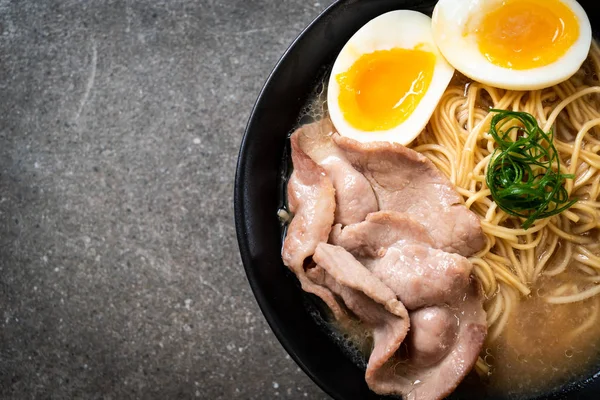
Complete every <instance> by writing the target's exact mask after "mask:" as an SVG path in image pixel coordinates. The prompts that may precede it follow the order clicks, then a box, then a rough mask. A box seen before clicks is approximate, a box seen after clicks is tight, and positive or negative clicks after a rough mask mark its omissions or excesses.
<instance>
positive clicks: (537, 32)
mask: <svg viewBox="0 0 600 400" xmlns="http://www.w3.org/2000/svg"><path fill="white" fill-rule="evenodd" d="M476 34H477V41H478V45H479V51H480V52H481V53H482V54H483V55H484V56H485V57H486V58H487V59H488V60H489V61H490V62H491V63H493V64H495V65H498V66H500V67H504V68H511V69H515V70H526V69H532V68H538V67H543V66H546V65H549V64H551V63H553V62H555V61H557V60H558V59H559V58H561V57H562V56H563V55H565V53H566V52H567V51H568V50H569V48H570V47H571V46H572V45H573V44H574V43H575V42H576V41H577V38H578V37H579V23H578V21H577V17H576V16H575V14H574V13H573V11H571V9H570V8H569V7H567V6H566V5H565V4H563V3H562V2H561V1H560V0H504V1H503V2H502V3H501V4H500V6H499V7H497V8H496V9H493V10H490V12H488V13H486V15H485V17H484V18H483V20H482V21H481V23H480V25H479V27H478V28H477V29H476Z"/></svg>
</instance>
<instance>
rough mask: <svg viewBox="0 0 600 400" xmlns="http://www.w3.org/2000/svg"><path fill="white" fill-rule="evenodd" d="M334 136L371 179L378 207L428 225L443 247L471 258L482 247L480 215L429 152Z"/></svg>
mask: <svg viewBox="0 0 600 400" xmlns="http://www.w3.org/2000/svg"><path fill="white" fill-rule="evenodd" d="M333 139H334V141H335V142H336V144H337V145H338V146H339V147H340V148H341V149H342V150H343V151H344V154H345V156H346V158H347V159H348V160H349V161H350V163H351V164H352V166H353V167H354V168H355V169H356V170H357V171H359V172H360V173H361V174H363V175H364V176H365V178H367V180H368V181H369V182H370V184H371V186H372V187H373V190H374V192H375V195H376V196H377V199H378V203H379V209H380V210H393V211H399V212H405V213H407V214H409V215H410V216H411V217H412V218H413V219H414V220H416V221H418V222H419V223H421V224H423V225H424V226H425V227H426V228H427V231H428V233H429V234H430V235H431V237H432V238H433V239H434V241H435V243H436V247H438V248H440V249H442V250H445V251H448V252H451V253H459V254H462V255H464V256H470V255H472V254H474V253H476V252H477V251H479V250H481V249H482V248H483V246H484V244H485V239H484V236H483V232H482V230H481V225H480V223H479V220H478V218H477V216H476V215H475V214H473V213H472V212H471V211H470V210H468V209H467V208H466V207H465V206H464V205H463V204H462V200H461V197H460V195H459V194H458V193H457V192H456V189H455V188H454V186H453V185H452V183H451V182H450V181H449V180H448V179H447V178H446V177H445V176H443V174H442V173H441V172H440V171H439V170H438V169H437V168H436V167H435V165H433V163H432V162H431V161H429V160H428V159H427V158H426V157H425V156H423V155H422V154H419V153H417V152H416V151H414V150H411V149H408V148H407V147H404V146H402V145H399V144H396V143H389V142H371V143H360V142H357V141H354V140H352V139H348V138H345V137H342V136H340V135H339V134H334V135H333Z"/></svg>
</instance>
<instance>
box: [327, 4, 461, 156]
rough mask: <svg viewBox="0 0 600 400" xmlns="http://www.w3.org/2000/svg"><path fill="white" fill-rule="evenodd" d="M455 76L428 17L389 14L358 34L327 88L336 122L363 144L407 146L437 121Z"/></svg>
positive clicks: (336, 65)
mask: <svg viewBox="0 0 600 400" xmlns="http://www.w3.org/2000/svg"><path fill="white" fill-rule="evenodd" d="M453 74H454V69H453V68H452V67H451V66H450V64H448V62H447V61H446V60H445V59H444V57H443V56H442V55H441V54H440V52H439V50H438V48H437V47H436V45H435V43H434V41H433V36H432V33H431V19H430V18H429V17H428V16H426V15H423V14H421V13H418V12H415V11H407V10H402V11H392V12H389V13H386V14H383V15H381V16H379V17H377V18H375V19H373V20H371V21H370V22H368V23H367V24H366V25H364V26H363V27H362V28H361V29H360V30H359V31H358V32H356V34H354V36H352V37H351V38H350V40H349V41H348V43H346V45H345V46H344V48H343V49H342V51H341V52H340V54H339V55H338V57H337V59H336V60H335V63H334V65H333V68H332V71H331V77H330V79H329V85H328V88H327V90H328V92H327V106H328V109H329V115H330V117H331V121H332V122H333V124H334V126H335V128H336V129H337V131H338V132H339V133H340V134H341V135H343V136H347V137H349V138H351V139H354V140H358V141H360V142H370V141H389V142H397V143H400V144H405V145H406V144H408V143H410V142H411V141H412V140H413V139H414V138H415V137H417V135H419V133H420V132H421V131H422V130H423V128H424V127H425V125H426V124H427V122H428V121H429V119H430V118H431V115H432V114H433V111H434V110H435V108H436V106H437V104H438V103H439V101H440V98H441V97H442V95H443V93H444V91H445V90H446V87H447V86H448V83H449V82H450V80H451V79H452V76H453Z"/></svg>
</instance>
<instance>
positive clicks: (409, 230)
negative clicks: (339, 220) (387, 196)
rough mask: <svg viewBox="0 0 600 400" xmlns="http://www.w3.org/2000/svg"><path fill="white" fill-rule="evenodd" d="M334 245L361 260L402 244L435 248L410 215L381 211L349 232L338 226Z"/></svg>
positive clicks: (331, 237)
mask: <svg viewBox="0 0 600 400" xmlns="http://www.w3.org/2000/svg"><path fill="white" fill-rule="evenodd" d="M329 241H330V243H332V244H335V245H338V246H341V247H343V248H344V249H346V250H348V251H349V252H350V253H352V254H353V255H355V256H358V257H377V256H380V255H381V252H382V251H385V250H386V249H387V248H388V247H390V246H392V245H393V244H394V243H397V242H399V241H411V242H417V243H423V244H427V245H430V246H432V247H433V246H434V242H433V239H432V238H431V236H430V235H429V233H427V229H425V227H424V226H423V225H421V224H420V223H418V222H416V221H415V220H413V219H412V218H411V217H410V216H409V215H408V214H406V213H400V212H396V211H377V212H374V213H371V214H369V215H367V218H366V219H365V221H364V222H360V223H358V224H354V225H350V226H347V227H345V228H343V229H342V228H341V227H340V226H338V225H336V226H334V228H333V230H332V231H331V234H330V236H329Z"/></svg>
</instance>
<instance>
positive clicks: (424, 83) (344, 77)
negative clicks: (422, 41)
mask: <svg viewBox="0 0 600 400" xmlns="http://www.w3.org/2000/svg"><path fill="white" fill-rule="evenodd" d="M435 62H436V59H435V55H434V54H433V53H430V52H427V51H423V50H416V49H401V48H393V49H391V50H378V51H375V52H373V53H369V54H364V55H362V56H361V57H360V58H358V60H356V61H355V62H354V64H352V66H351V67H350V69H348V71H346V72H344V73H341V74H338V75H337V76H336V80H337V82H338V83H339V86H340V94H339V97H338V102H339V106H340V109H341V111H342V113H343V115H344V118H345V119H346V121H347V122H348V123H349V124H350V125H352V126H353V127H354V128H356V129H360V130H362V131H367V132H373V131H380V130H388V129H391V128H394V127H396V126H398V125H400V124H401V123H402V122H404V121H405V120H406V119H407V118H408V117H409V116H410V115H411V113H412V112H413V111H414V109H415V108H416V107H417V105H418V104H419V102H420V101H421V99H422V98H423V96H424V95H425V93H426V92H427V88H428V87H429V84H430V83H431V79H432V77H433V70H434V67H435Z"/></svg>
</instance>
